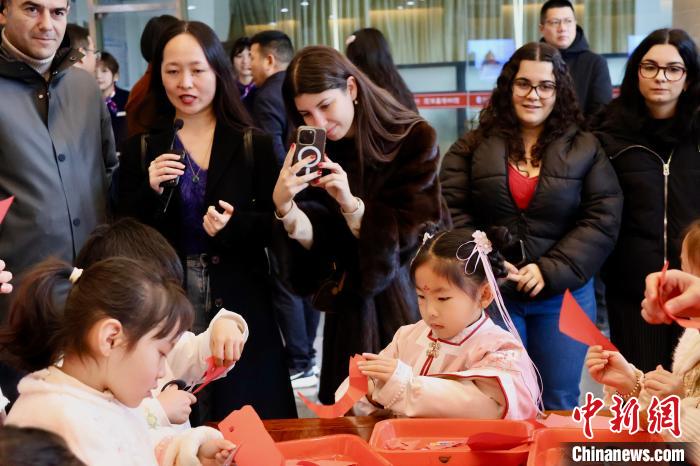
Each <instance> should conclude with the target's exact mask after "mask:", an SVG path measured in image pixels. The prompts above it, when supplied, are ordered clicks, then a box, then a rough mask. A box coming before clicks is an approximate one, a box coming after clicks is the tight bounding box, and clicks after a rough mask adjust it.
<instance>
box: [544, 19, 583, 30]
mask: <svg viewBox="0 0 700 466" xmlns="http://www.w3.org/2000/svg"><path fill="white" fill-rule="evenodd" d="M575 23H576V18H564V19H548V20H546V21H545V22H544V24H546V25H547V26H550V27H555V28H558V27H559V25H560V24H563V25H564V26H571V25H572V24H575Z"/></svg>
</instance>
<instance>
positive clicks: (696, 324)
mask: <svg viewBox="0 0 700 466" xmlns="http://www.w3.org/2000/svg"><path fill="white" fill-rule="evenodd" d="M667 270H668V261H666V262H665V263H664V266H663V268H662V269H661V277H659V290H658V296H659V306H661V309H663V311H664V312H665V313H666V315H667V316H668V317H669V319H671V320H673V321H674V322H676V323H677V324H678V325H680V326H681V327H683V328H697V329H700V320H693V319H688V318H686V317H676V316H674V315H673V314H671V313H670V312H668V311H667V310H666V298H665V297H664V285H665V284H666V271H667Z"/></svg>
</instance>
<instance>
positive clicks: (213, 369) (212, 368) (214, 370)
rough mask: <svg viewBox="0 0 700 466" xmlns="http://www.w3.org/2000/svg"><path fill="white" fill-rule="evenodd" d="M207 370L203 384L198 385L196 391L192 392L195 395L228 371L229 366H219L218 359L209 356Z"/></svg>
mask: <svg viewBox="0 0 700 466" xmlns="http://www.w3.org/2000/svg"><path fill="white" fill-rule="evenodd" d="M207 364H208V366H207V371H206V372H205V373H204V380H203V381H202V384H201V385H200V386H199V387H197V389H196V390H195V391H193V392H192V394H193V395H196V394H197V393H198V392H199V391H201V390H202V389H203V388H204V387H206V386H207V385H209V384H210V383H211V382H213V381H214V380H216V379H217V378H219V376H221V374H223V373H224V372H226V369H227V367H226V366H217V365H216V361H215V360H214V356H209V358H207Z"/></svg>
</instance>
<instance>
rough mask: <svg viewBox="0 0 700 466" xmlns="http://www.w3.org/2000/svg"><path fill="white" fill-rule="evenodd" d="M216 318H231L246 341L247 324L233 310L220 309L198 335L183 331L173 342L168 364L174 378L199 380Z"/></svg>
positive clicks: (209, 351) (209, 349) (202, 373)
mask: <svg viewBox="0 0 700 466" xmlns="http://www.w3.org/2000/svg"><path fill="white" fill-rule="evenodd" d="M218 319H231V320H234V321H235V322H236V324H238V328H239V329H240V330H241V333H243V341H248V334H249V332H248V324H246V322H245V320H244V319H243V317H241V316H240V315H239V314H236V313H235V312H231V311H227V310H226V309H221V310H220V311H219V312H218V313H217V314H216V315H215V316H214V318H213V319H212V320H211V322H210V323H209V327H208V328H207V329H206V330H205V331H204V332H202V333H200V334H199V335H195V334H194V333H192V332H185V333H183V334H182V336H181V337H180V339H179V340H178V341H177V343H175V347H174V348H173V349H172V351H170V354H168V364H169V365H170V369H171V370H172V372H173V376H174V378H176V379H182V380H184V381H185V383H187V384H188V385H191V384H192V383H196V382H200V381H201V378H202V375H204V373H205V372H206V370H207V359H208V358H209V357H210V356H211V347H210V345H209V342H210V339H211V330H212V326H213V325H214V323H215V322H216V321H217V320H218ZM234 365H235V364H232V365H231V366H230V367H229V368H228V369H227V370H226V372H224V373H223V374H221V376H220V377H219V378H222V377H225V376H226V374H228V372H229V371H230V370H231V369H232V368H233V366H234Z"/></svg>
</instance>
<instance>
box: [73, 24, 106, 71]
mask: <svg viewBox="0 0 700 466" xmlns="http://www.w3.org/2000/svg"><path fill="white" fill-rule="evenodd" d="M66 35H67V36H68V40H70V45H71V47H73V48H74V49H77V50H78V52H80V53H82V54H83V57H82V58H81V59H80V60H78V61H76V62H75V65H73V66H75V67H76V68H82V69H84V70H85V71H87V72H88V73H90V74H91V75H94V74H95V69H96V68H97V60H98V59H99V58H100V51H99V50H97V49H96V48H95V42H94V41H93V40H92V37H90V31H88V30H87V28H84V27H82V26H78V25H77V24H73V23H70V24H68V27H66Z"/></svg>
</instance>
